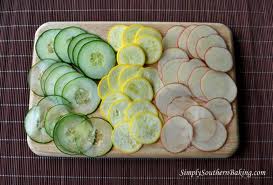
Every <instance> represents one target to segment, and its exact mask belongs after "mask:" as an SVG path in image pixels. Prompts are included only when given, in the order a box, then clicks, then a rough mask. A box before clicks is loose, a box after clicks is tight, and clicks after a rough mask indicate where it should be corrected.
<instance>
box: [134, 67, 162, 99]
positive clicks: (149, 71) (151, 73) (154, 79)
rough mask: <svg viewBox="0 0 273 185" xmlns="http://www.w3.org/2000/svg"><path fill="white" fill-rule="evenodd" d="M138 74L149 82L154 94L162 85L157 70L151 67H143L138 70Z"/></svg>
mask: <svg viewBox="0 0 273 185" xmlns="http://www.w3.org/2000/svg"><path fill="white" fill-rule="evenodd" d="M139 74H140V76H142V77H143V78H145V79H146V80H148V81H149V82H150V84H151V85H152V87H153V90H154V94H155V93H156V92H157V91H158V90H159V89H160V88H161V87H163V83H162V81H161V79H160V77H159V73H158V71H157V70H156V69H155V68H153V67H145V68H141V69H140V70H139Z"/></svg>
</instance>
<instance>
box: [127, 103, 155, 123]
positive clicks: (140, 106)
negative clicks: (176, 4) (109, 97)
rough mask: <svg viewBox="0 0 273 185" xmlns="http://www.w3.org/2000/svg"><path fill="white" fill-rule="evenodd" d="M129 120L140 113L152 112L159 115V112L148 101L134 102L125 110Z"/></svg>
mask: <svg viewBox="0 0 273 185" xmlns="http://www.w3.org/2000/svg"><path fill="white" fill-rule="evenodd" d="M125 112H126V117H127V119H130V118H132V117H133V116H134V115H135V114H137V113H138V112H151V113H153V114H155V115H158V111H157V109H156V108H155V106H154V105H153V104H152V103H151V102H149V101H147V100H136V101H133V102H132V103H131V104H130V105H129V106H128V107H127V109H126V110H125Z"/></svg>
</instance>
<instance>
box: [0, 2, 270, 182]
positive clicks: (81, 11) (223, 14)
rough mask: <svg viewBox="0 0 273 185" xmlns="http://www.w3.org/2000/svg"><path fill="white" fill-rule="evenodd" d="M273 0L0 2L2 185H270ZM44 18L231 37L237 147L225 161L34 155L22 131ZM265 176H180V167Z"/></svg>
mask: <svg viewBox="0 0 273 185" xmlns="http://www.w3.org/2000/svg"><path fill="white" fill-rule="evenodd" d="M272 9H273V2H272V0H260V1H257V0H252V1H251V0H206V1H203V0H187V1H186V0H184V1H182V0H131V1H129V0H83V1H80V0H78V1H77V0H70V1H66V0H47V1H42V0H40V1H35V0H21V1H20V0H1V1H0V23H1V25H0V184H1V185H7V184H8V185H15V184H20V185H21V184H24V185H32V184H33V185H38V184H56V185H57V184H62V185H69V184H71V185H72V184H73V185H76V184H118V185H121V184H132V185H133V184H136V185H140V184H148V185H153V184H155V185H159V184H164V185H166V184H209V185H212V184H221V185H225V184H230V185H235V184H242V185H246V184H273V179H272V178H273V177H272V174H273V155H272V152H273V13H272ZM47 21H181V22H186V21H191V22H195V21H200V22H220V23H224V24H226V25H228V26H229V27H230V28H231V30H232V32H233V34H234V45H235V53H236V67H237V76H238V87H239V116H240V122H239V124H240V135H241V137H240V140H241V144H240V148H239V151H238V152H237V153H236V154H235V155H234V156H233V157H231V158H228V159H77V158H51V157H39V156H36V155H34V154H33V153H32V152H31V151H30V150H29V148H28V146H27V143H26V134H25V132H24V129H23V122H22V120H23V119H24V115H25V114H26V111H27V109H28V94H29V88H28V85H27V72H28V70H29V68H30V66H31V59H32V50H33V38H34V33H35V31H36V29H37V28H38V27H39V26H40V25H41V24H43V23H44V22H47ZM183 169H184V170H197V169H199V170H203V169H204V170H207V171H208V170H217V169H219V170H239V169H242V170H248V171H252V172H253V173H254V171H259V170H264V171H266V175H265V176H261V175H259V176H252V177H250V178H248V177H246V176H244V177H241V176H200V177H199V178H197V177H193V178H191V177H190V176H179V173H180V171H181V170H183Z"/></svg>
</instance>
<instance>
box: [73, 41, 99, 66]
mask: <svg viewBox="0 0 273 185" xmlns="http://www.w3.org/2000/svg"><path fill="white" fill-rule="evenodd" d="M95 40H101V39H100V38H97V37H87V38H84V39H82V40H80V41H79V42H78V43H77V44H76V45H75V47H74V48H73V50H72V59H73V63H74V64H75V65H78V64H79V63H78V57H79V52H80V50H81V48H82V47H83V46H84V45H85V44H86V43H88V42H92V41H95Z"/></svg>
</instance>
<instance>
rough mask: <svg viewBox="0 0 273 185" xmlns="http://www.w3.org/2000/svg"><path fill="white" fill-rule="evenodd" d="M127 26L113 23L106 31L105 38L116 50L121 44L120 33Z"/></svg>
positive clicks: (121, 33)
mask: <svg viewBox="0 0 273 185" xmlns="http://www.w3.org/2000/svg"><path fill="white" fill-rule="evenodd" d="M127 27H128V26H125V25H115V26H113V27H112V28H111V29H110V30H109V32H108V36H107V40H108V42H109V44H110V45H111V46H112V47H113V48H114V49H115V50H116V51H118V50H119V49H120V48H121V46H122V35H123V32H124V31H125V29H126V28H127Z"/></svg>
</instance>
